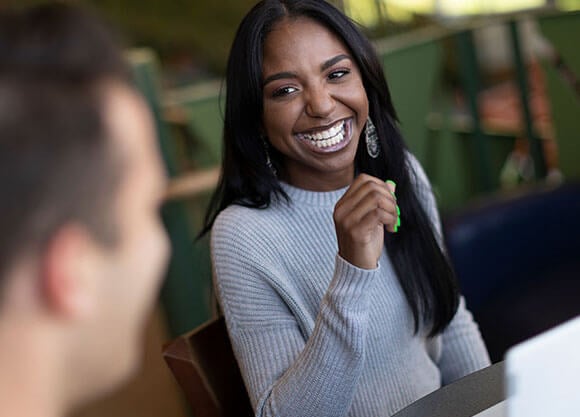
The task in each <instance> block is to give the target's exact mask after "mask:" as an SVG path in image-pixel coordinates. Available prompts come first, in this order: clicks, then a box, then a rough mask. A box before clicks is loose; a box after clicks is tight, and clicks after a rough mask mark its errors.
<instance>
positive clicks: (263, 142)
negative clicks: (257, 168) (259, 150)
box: [262, 136, 278, 177]
mask: <svg viewBox="0 0 580 417" xmlns="http://www.w3.org/2000/svg"><path fill="white" fill-rule="evenodd" d="M262 144H263V145H264V153H265V154H266V166H267V167H268V169H270V171H271V172H272V174H274V176H275V177H276V176H278V172H277V171H276V167H274V164H273V163H272V160H271V159H270V152H268V142H266V138H265V137H264V136H262Z"/></svg>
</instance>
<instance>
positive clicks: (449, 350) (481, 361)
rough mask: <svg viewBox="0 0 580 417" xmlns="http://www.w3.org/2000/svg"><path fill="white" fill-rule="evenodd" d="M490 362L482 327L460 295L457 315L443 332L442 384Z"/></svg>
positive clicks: (440, 367)
mask: <svg viewBox="0 0 580 417" xmlns="http://www.w3.org/2000/svg"><path fill="white" fill-rule="evenodd" d="M490 364H491V362H490V360H489V356H488V353H487V349H486V347H485V344H484V343H483V339H482V338H481V334H480V333H479V328H478V327H477V324H476V323H475V321H474V320H473V317H472V315H471V313H470V312H469V311H468V310H467V308H465V300H464V299H463V297H461V299H460V302H459V307H458V309H457V312H456V313H455V317H453V320H451V323H449V326H447V328H446V329H445V331H444V332H443V335H442V351H441V358H440V359H439V363H438V365H439V369H440V370H441V376H442V384H443V385H446V384H449V383H451V382H453V381H455V380H456V379H459V378H461V377H464V376H465V375H468V374H470V373H472V372H475V371H477V370H479V369H482V368H485V367H486V366H489V365H490Z"/></svg>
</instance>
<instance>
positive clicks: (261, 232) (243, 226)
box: [211, 204, 276, 241]
mask: <svg viewBox="0 0 580 417" xmlns="http://www.w3.org/2000/svg"><path fill="white" fill-rule="evenodd" d="M272 216H273V214H272V210H271V209H270V208H266V209H262V208H254V207H247V206H242V205H238V204H232V205H230V206H228V207H226V208H225V209H224V210H222V212H221V213H220V214H219V215H218V216H217V217H216V219H215V222H214V224H213V226H212V229H211V235H212V240H215V239H227V240H230V241H231V240H238V241H239V240H246V241H247V240H258V241H259V240H263V239H266V238H267V236H268V235H269V230H271V229H272V227H273V226H274V225H275V223H276V222H275V221H273V219H272Z"/></svg>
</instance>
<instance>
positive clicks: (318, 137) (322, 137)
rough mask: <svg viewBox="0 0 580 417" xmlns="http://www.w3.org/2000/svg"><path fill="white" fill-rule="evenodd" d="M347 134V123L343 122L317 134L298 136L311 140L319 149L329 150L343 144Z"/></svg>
mask: <svg viewBox="0 0 580 417" xmlns="http://www.w3.org/2000/svg"><path fill="white" fill-rule="evenodd" d="M345 133H346V131H345V122H344V121H342V122H340V123H337V124H335V125H334V126H332V127H331V128H330V129H328V130H325V131H323V132H317V133H315V134H312V135H309V134H298V135H297V136H298V137H299V138H301V139H305V140H309V141H310V142H311V143H312V144H313V145H314V146H316V147H318V148H328V147H329V146H333V145H336V144H337V143H339V142H341V141H342V140H343V139H344V135H345Z"/></svg>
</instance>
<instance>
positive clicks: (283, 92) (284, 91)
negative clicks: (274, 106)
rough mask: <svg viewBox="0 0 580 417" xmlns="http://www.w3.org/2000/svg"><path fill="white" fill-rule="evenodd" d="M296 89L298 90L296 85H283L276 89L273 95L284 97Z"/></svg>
mask: <svg viewBox="0 0 580 417" xmlns="http://www.w3.org/2000/svg"><path fill="white" fill-rule="evenodd" d="M294 91H296V88H295V87H289V86H288V87H282V88H279V89H277V90H276V91H274V93H273V94H272V96H273V97H282V96H286V95H288V94H291V93H293V92H294Z"/></svg>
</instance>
